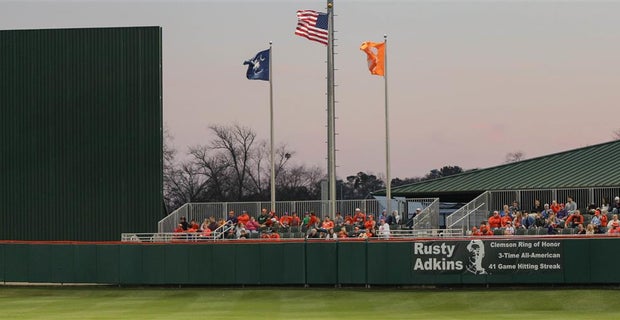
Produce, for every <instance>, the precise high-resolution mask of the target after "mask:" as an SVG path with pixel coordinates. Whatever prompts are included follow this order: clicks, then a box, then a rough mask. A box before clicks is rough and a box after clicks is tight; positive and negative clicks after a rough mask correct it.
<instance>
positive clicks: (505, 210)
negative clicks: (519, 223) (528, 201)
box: [499, 204, 510, 217]
mask: <svg viewBox="0 0 620 320" xmlns="http://www.w3.org/2000/svg"><path fill="white" fill-rule="evenodd" d="M506 215H510V206H509V205H507V204H505V205H504V208H503V209H502V212H500V213H499V216H500V217H504V216H506Z"/></svg>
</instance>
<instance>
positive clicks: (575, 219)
mask: <svg viewBox="0 0 620 320" xmlns="http://www.w3.org/2000/svg"><path fill="white" fill-rule="evenodd" d="M583 222H584V219H583V216H582V215H581V212H580V211H579V210H575V212H574V213H573V214H571V215H569V216H568V218H566V227H569V228H576V227H577V225H580V224H583Z"/></svg>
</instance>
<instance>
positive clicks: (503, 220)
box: [502, 215, 512, 228]
mask: <svg viewBox="0 0 620 320" xmlns="http://www.w3.org/2000/svg"><path fill="white" fill-rule="evenodd" d="M508 221H510V224H511V225H512V217H511V216H510V215H505V216H503V217H502V228H505V227H506V224H507V223H506V222H508Z"/></svg>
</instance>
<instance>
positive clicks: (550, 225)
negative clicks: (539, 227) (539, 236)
mask: <svg viewBox="0 0 620 320" xmlns="http://www.w3.org/2000/svg"><path fill="white" fill-rule="evenodd" d="M545 226H546V228H547V233H548V234H557V233H558V229H559V227H560V221H559V220H558V218H557V216H556V214H555V213H553V212H552V213H551V214H550V215H549V218H548V219H547V224H546V225H545Z"/></svg>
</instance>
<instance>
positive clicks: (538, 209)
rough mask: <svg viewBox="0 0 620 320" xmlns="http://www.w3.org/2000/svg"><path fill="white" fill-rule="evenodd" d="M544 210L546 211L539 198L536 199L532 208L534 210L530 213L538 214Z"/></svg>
mask: <svg viewBox="0 0 620 320" xmlns="http://www.w3.org/2000/svg"><path fill="white" fill-rule="evenodd" d="M543 210H545V208H544V207H543V206H542V204H540V199H538V198H536V199H534V206H532V210H530V212H531V213H536V212H542V211H543Z"/></svg>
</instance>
